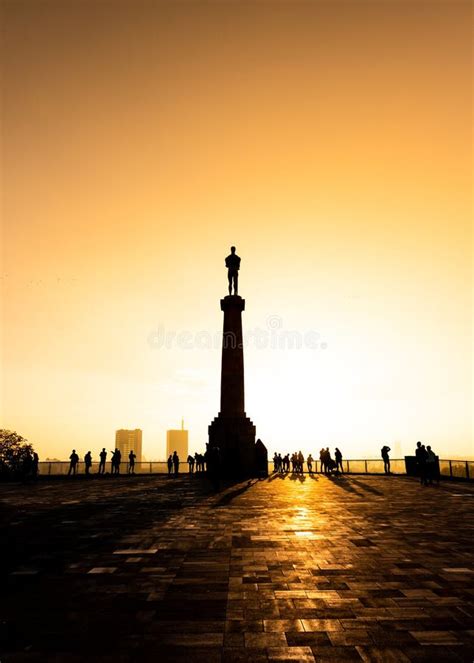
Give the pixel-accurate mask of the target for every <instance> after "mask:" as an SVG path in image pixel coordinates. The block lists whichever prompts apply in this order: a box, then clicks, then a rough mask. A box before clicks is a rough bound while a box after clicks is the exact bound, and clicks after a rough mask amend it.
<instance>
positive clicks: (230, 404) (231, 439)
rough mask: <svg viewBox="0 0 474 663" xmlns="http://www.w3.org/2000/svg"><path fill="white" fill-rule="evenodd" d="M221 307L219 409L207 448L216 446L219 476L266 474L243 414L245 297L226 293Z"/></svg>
mask: <svg viewBox="0 0 474 663" xmlns="http://www.w3.org/2000/svg"><path fill="white" fill-rule="evenodd" d="M221 310H222V311H223V312H224V329H223V335H222V368H221V409H220V412H219V414H218V416H217V417H216V418H215V419H214V421H213V422H212V423H211V425H210V426H209V445H208V449H209V448H212V447H218V448H219V456H220V474H221V475H222V476H227V477H235V478H244V477H252V476H261V475H262V474H266V465H265V463H262V447H263V449H264V451H265V452H266V450H265V447H264V445H263V444H262V443H261V442H260V443H259V445H258V447H256V444H255V426H254V425H253V423H252V421H251V420H250V419H249V418H248V417H247V416H246V414H245V391H244V348H243V337H242V311H244V310H245V300H243V299H242V297H240V296H239V295H228V296H227V297H224V299H221ZM264 465H265V467H264ZM262 468H264V469H262Z"/></svg>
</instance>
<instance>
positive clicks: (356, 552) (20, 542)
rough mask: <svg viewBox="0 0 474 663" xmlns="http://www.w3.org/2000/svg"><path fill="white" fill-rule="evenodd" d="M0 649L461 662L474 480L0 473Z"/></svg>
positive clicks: (466, 640)
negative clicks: (6, 480)
mask: <svg viewBox="0 0 474 663" xmlns="http://www.w3.org/2000/svg"><path fill="white" fill-rule="evenodd" d="M0 500H1V501H0V505H1V524H0V535H1V542H2V552H3V555H2V557H3V563H2V567H1V569H0V574H1V576H2V577H1V586H2V595H3V596H2V600H1V602H0V622H1V624H0V654H1V655H0V659H1V661H2V663H4V662H5V663H8V662H10V661H11V662H16V661H27V662H30V661H31V662H33V661H48V662H49V661H71V662H74V661H113V662H114V663H116V662H117V661H118V662H122V661H123V662H124V663H128V662H132V661H183V662H184V661H186V663H189V662H190V661H203V662H204V661H205V662H212V661H331V662H334V661H351V660H353V661H394V662H395V661H397V662H398V661H402V662H403V661H456V662H459V661H469V662H470V663H471V662H472V661H473V660H474V552H473V541H474V536H473V535H474V486H472V485H470V484H456V483H442V484H441V486H440V487H438V488H437V487H421V486H420V485H419V484H418V482H417V481H415V480H411V479H408V478H402V477H370V476H367V477H347V478H345V477H342V478H327V477H324V476H320V475H316V476H313V477H309V476H306V477H304V478H301V477H295V476H286V477H285V478H282V477H274V476H272V477H270V478H269V479H267V480H261V481H250V482H244V483H242V484H238V485H234V486H230V485H229V486H227V487H223V489H222V490H221V491H220V492H219V493H217V494H216V493H215V492H213V491H212V490H211V487H210V486H209V484H208V483H207V482H206V480H205V479H202V478H189V477H182V478H179V479H177V480H173V479H168V478H165V477H130V478H128V477H121V478H117V479H114V478H112V477H106V478H103V479H91V480H90V481H86V480H78V479H74V478H72V479H70V480H61V481H39V482H38V483H37V484H35V485H27V486H18V485H3V486H0Z"/></svg>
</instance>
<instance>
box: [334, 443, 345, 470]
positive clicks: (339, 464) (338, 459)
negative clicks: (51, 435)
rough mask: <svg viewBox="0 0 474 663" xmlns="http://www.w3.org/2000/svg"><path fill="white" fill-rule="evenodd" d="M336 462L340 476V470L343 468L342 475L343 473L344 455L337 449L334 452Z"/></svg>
mask: <svg viewBox="0 0 474 663" xmlns="http://www.w3.org/2000/svg"><path fill="white" fill-rule="evenodd" d="M334 460H335V461H336V474H339V468H341V474H343V472H342V453H341V452H340V451H339V449H338V448H337V447H336V450H335V452H334Z"/></svg>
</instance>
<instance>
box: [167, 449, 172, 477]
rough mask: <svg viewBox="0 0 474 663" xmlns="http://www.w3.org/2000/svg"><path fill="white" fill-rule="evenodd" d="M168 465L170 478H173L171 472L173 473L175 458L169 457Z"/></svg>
mask: <svg viewBox="0 0 474 663" xmlns="http://www.w3.org/2000/svg"><path fill="white" fill-rule="evenodd" d="M166 462H167V465H168V476H169V477H170V476H171V472H172V471H173V456H172V455H171V454H170V455H169V456H168V460H167V461H166Z"/></svg>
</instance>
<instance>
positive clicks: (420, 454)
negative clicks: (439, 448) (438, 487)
mask: <svg viewBox="0 0 474 663" xmlns="http://www.w3.org/2000/svg"><path fill="white" fill-rule="evenodd" d="M427 455H428V454H427V451H426V449H425V445H424V444H421V442H417V443H416V451H415V456H416V466H417V468H418V476H419V477H420V483H421V485H422V486H426V485H427V484H428V481H427V477H426V460H427Z"/></svg>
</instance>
